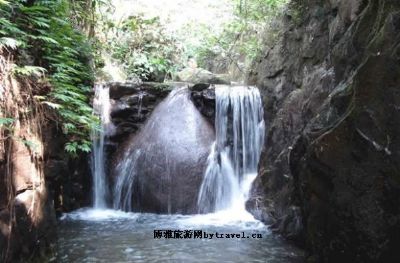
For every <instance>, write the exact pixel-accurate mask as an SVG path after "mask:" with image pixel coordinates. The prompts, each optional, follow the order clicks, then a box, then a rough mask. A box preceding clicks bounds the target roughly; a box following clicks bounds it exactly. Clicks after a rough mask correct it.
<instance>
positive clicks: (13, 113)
mask: <svg viewBox="0 0 400 263" xmlns="http://www.w3.org/2000/svg"><path fill="white" fill-rule="evenodd" d="M7 65H8V64H7V62H5V61H4V60H3V57H2V54H0V68H1V70H4V71H5V72H3V71H2V72H0V73H1V74H3V73H4V74H3V75H4V76H7V77H6V78H3V79H1V80H0V85H1V86H2V88H3V89H2V90H1V92H0V108H1V111H0V118H2V119H3V118H5V117H6V118H12V123H10V124H9V125H5V126H4V125H0V137H1V140H0V262H6V263H7V262H26V261H28V260H30V259H32V258H37V259H38V260H41V258H42V257H43V258H44V257H46V256H47V254H48V252H49V251H51V250H52V249H54V247H55V245H54V244H55V243H54V240H55V238H56V224H57V222H56V213H55V210H56V211H57V212H65V211H70V210H72V209H76V208H78V207H81V206H83V205H85V204H86V205H87V204H88V203H85V202H88V201H90V200H87V193H89V192H90V191H89V190H90V189H89V184H90V182H86V183H85V178H87V176H84V175H85V174H88V173H85V168H87V159H86V158H85V156H80V158H78V159H72V158H70V156H67V155H66V153H65V151H64V144H65V139H64V138H63V135H62V134H60V133H61V131H60V129H57V127H56V124H55V122H50V121H47V120H48V119H55V118H56V116H55V115H54V112H52V111H51V110H50V109H48V108H44V107H43V106H42V105H41V104H40V103H38V102H37V101H35V99H34V98H33V96H35V95H44V94H42V93H41V92H43V91H42V89H41V86H40V85H39V84H38V85H32V83H31V82H29V81H23V80H22V79H19V80H16V79H14V78H13V77H10V75H11V74H10V73H9V72H7V70H9V68H8V67H7ZM3 110H4V111H3ZM78 160H79V161H78ZM85 187H87V188H85Z"/></svg>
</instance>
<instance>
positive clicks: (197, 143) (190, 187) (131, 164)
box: [112, 89, 215, 214]
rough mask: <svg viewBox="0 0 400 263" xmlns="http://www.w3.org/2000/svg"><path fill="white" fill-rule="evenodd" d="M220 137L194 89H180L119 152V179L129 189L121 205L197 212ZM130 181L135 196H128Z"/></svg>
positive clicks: (116, 170)
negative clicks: (197, 104)
mask: <svg viewBox="0 0 400 263" xmlns="http://www.w3.org/2000/svg"><path fill="white" fill-rule="evenodd" d="M214 136H215V135H214V130H213V128H212V126H211V125H210V124H209V123H208V122H207V121H206V120H205V118H204V117H203V116H202V115H201V114H200V112H199V111H198V110H197V108H196V107H195V106H194V104H193V103H192V101H191V100H190V91H189V90H187V89H185V90H180V91H174V94H171V95H170V97H168V98H167V99H166V100H164V101H163V102H161V103H160V104H159V105H158V106H157V107H156V109H155V110H154V111H153V112H152V114H151V116H150V117H149V119H148V120H147V122H146V124H145V125H144V126H143V127H142V129H140V131H139V132H138V133H137V134H135V135H133V136H131V137H130V138H129V139H128V140H127V141H126V142H125V144H124V146H122V147H120V148H119V149H118V150H117V152H116V154H115V156H116V158H115V160H114V167H113V168H112V171H113V174H114V176H115V177H116V178H115V179H114V182H117V185H118V182H119V181H118V180H125V181H122V182H121V184H120V185H121V187H123V189H122V190H121V195H118V196H119V199H118V198H115V200H120V202H118V204H117V205H118V207H119V208H122V209H125V210H133V211H140V212H152V213H182V214H192V213H196V212H197V196H198V191H199V189H200V185H201V182H202V179H203V175H204V170H205V167H206V160H207V157H208V154H209V151H210V149H211V144H212V143H213V141H214ZM129 184H130V185H131V187H134V188H133V189H132V196H129V195H128V196H126V195H127V194H128V190H127V189H126V188H125V186H126V185H129ZM128 189H129V187H128ZM117 193H118V192H117ZM127 199H128V200H127ZM123 200H125V201H123ZM128 201H129V202H128ZM129 203H131V205H129Z"/></svg>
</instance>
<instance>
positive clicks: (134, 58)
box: [107, 16, 179, 82]
mask: <svg viewBox="0 0 400 263" xmlns="http://www.w3.org/2000/svg"><path fill="white" fill-rule="evenodd" d="M107 25H108V26H109V28H108V30H111V31H113V34H112V35H111V37H109V39H108V40H107V46H108V47H109V50H111V51H112V57H113V58H114V59H116V60H117V61H118V62H119V63H120V64H121V65H122V66H123V68H124V70H125V72H126V74H127V75H128V77H129V78H140V79H143V80H152V81H161V82H162V81H164V78H165V75H166V74H171V73H172V71H173V69H174V66H175V65H176V63H177V59H176V55H177V54H179V49H178V46H177V41H176V39H175V38H174V37H173V36H172V35H170V34H167V33H166V32H165V27H164V26H163V25H162V24H161V21H160V19H159V18H158V17H153V18H145V17H143V16H130V17H128V18H127V19H125V20H123V21H122V23H120V24H119V25H116V24H115V23H113V22H112V21H109V23H108V24H107Z"/></svg>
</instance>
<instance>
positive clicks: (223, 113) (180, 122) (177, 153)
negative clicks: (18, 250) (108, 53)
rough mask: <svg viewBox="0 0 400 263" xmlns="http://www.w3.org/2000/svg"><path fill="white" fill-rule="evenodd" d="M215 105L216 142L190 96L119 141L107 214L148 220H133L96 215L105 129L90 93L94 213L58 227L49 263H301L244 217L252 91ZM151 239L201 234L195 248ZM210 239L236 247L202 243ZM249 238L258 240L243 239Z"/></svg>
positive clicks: (102, 93)
mask: <svg viewBox="0 0 400 263" xmlns="http://www.w3.org/2000/svg"><path fill="white" fill-rule="evenodd" d="M216 95H217V114H216V132H217V136H216V137H215V133H214V130H213V127H211V125H210V124H209V123H208V121H207V120H205V119H204V116H202V115H201V114H200V112H199V111H198V109H197V108H196V107H195V106H194V104H193V102H192V101H191V99H190V91H189V90H188V89H175V90H174V91H172V92H171V93H170V95H169V96H168V97H167V98H166V99H165V100H164V101H163V102H161V103H160V104H159V105H157V107H156V108H155V109H154V110H153V112H152V115H151V116H150V117H149V119H147V121H146V123H145V125H144V126H143V127H142V129H141V130H140V131H139V132H138V133H137V134H136V135H135V136H133V137H131V138H129V139H128V140H127V141H125V144H124V146H123V147H122V148H121V152H120V153H121V155H120V156H119V158H120V159H117V160H118V164H117V167H114V168H115V170H113V169H111V171H112V173H111V174H113V175H114V176H115V177H114V178H115V180H114V181H115V185H114V188H113V189H114V200H113V201H114V208H115V209H120V210H125V211H132V210H135V211H142V212H153V213H133V212H123V211H117V210H111V209H104V208H105V207H106V200H107V187H106V180H105V169H104V163H105V161H106V160H105V155H104V145H105V143H106V138H107V136H108V134H109V133H110V132H112V129H113V126H112V125H111V124H110V119H109V109H110V101H109V95H108V89H107V88H103V87H102V86H97V87H96V98H95V101H94V109H95V113H96V114H98V115H100V117H101V124H102V130H101V131H95V132H94V133H93V142H94V144H93V175H94V195H95V203H94V206H95V209H85V208H84V209H79V210H77V211H74V212H72V213H68V214H64V216H63V217H62V218H61V224H60V227H59V228H58V229H59V235H58V237H59V238H58V251H57V252H58V253H57V259H56V261H57V262H66V263H67V262H138V263H141V262H143V263H145V262H161V261H171V262H204V260H206V261H208V262H232V263H234V262H270V263H282V262H285V263H288V262H293V263H295V262H303V261H304V260H303V257H302V254H301V252H299V251H298V250H296V249H295V248H293V247H291V246H289V245H287V244H286V243H284V242H283V241H282V240H280V239H279V238H278V237H274V236H273V235H271V234H270V232H269V230H268V229H267V228H266V227H265V225H263V224H262V223H261V222H259V221H257V220H255V219H254V217H253V216H251V215H250V214H249V213H247V212H246V211H245V209H244V203H245V200H246V199H247V195H248V192H249V189H250V185H251V182H252V181H253V179H254V177H255V176H256V172H257V163H258V159H259V155H260V151H261V145H262V144H263V143H262V141H263V137H262V135H263V134H264V132H263V131H264V122H263V120H262V115H263V114H262V109H261V99H260V96H259V93H258V90H257V89H256V88H246V87H234V88H229V87H217V89H216ZM134 114H136V112H135V113H134ZM213 142H214V143H213ZM210 148H212V151H211V153H210ZM207 157H208V163H207ZM205 170H207V171H206V173H205V177H204V171H205ZM200 188H201V193H200V197H199V198H198V191H199V189H200ZM138 201H139V202H138ZM197 201H199V205H200V207H201V208H202V210H201V211H202V212H213V211H215V212H216V213H208V214H195V215H193V213H195V212H197ZM157 204H158V205H157ZM145 208H146V209H147V210H146V209H145ZM185 209H186V210H185ZM222 209H227V210H222ZM220 210H222V211H220ZM182 212H186V213H187V214H189V215H182ZM158 213H163V214H158ZM166 213H168V215H165V214H166ZM170 213H171V214H170ZM157 229H163V230H164V231H167V230H170V231H172V232H173V233H176V232H179V231H180V232H189V233H190V231H192V232H195V231H196V229H201V231H202V232H203V234H202V237H201V238H199V239H196V238H195V235H193V237H192V238H187V239H184V240H179V241H178V240H175V238H162V240H160V239H158V238H155V236H154V233H155V230H157ZM197 232H198V231H197ZM205 233H208V234H207V236H206V235H205ZM212 233H215V235H216V233H220V234H221V233H225V234H228V233H231V234H230V235H234V234H233V233H236V235H240V236H243V237H241V238H240V239H238V238H218V237H214V238H211V235H214V234H212ZM255 233H257V235H258V234H260V235H262V238H256V239H255V238H250V236H252V235H253V234H255ZM244 235H247V238H245V236H244ZM221 236H222V234H221ZM238 241H239V242H238Z"/></svg>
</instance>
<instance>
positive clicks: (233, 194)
mask: <svg viewBox="0 0 400 263" xmlns="http://www.w3.org/2000/svg"><path fill="white" fill-rule="evenodd" d="M215 128H216V141H215V143H214V144H213V146H212V149H211V153H210V155H209V157H208V166H207V169H206V172H205V177H204V180H203V183H202V185H201V189H200V192H199V197H198V207H199V212H200V213H213V212H219V213H221V211H234V212H235V213H236V214H241V215H245V216H247V215H248V214H247V212H246V211H245V202H246V201H247V199H248V197H249V196H248V195H249V192H250V188H251V184H252V182H253V181H254V179H255V178H256V176H257V166H258V162H259V158H260V154H261V149H262V145H263V140H264V132H265V123H264V120H263V108H262V101H261V96H260V93H259V91H258V89H257V88H255V87H243V86H237V87H230V86H222V85H221V86H217V87H216V117H215Z"/></svg>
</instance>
